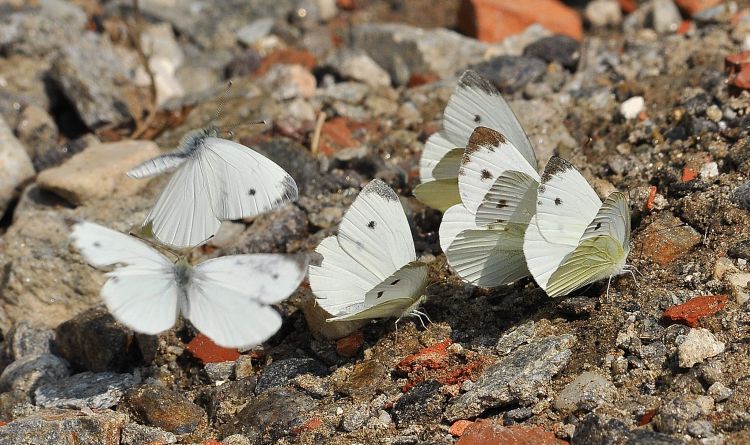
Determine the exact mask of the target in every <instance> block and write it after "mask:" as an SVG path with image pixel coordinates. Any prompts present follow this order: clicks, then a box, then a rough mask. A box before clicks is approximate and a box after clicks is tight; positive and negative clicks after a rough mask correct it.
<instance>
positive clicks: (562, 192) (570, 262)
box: [523, 157, 630, 297]
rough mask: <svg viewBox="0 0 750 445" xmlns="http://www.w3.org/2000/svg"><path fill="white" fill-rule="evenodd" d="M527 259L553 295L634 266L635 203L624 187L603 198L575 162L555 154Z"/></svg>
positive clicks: (526, 242)
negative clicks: (632, 214)
mask: <svg viewBox="0 0 750 445" xmlns="http://www.w3.org/2000/svg"><path fill="white" fill-rule="evenodd" d="M523 251H524V253H525V255H526V264H527V265H528V267H529V270H530V271H531V274H532V275H533V276H534V279H535V280H536V282H537V284H539V286H540V287H541V288H542V289H544V290H545V291H546V292H547V294H548V295H549V296H550V297H557V296H560V295H567V294H569V293H570V292H572V291H574V290H576V289H578V288H580V287H583V286H585V285H587V284H590V283H593V282H595V281H599V280H601V279H604V278H607V277H609V278H610V279H611V277H612V276H614V275H619V274H621V273H624V272H627V271H629V269H628V266H627V265H626V264H625V260H626V259H627V257H628V253H629V252H630V207H629V206H628V202H627V199H626V197H625V195H624V194H623V193H620V192H614V193H612V194H611V195H609V196H608V197H607V199H606V200H604V203H602V201H601V200H600V199H599V197H598V196H597V195H596V193H595V192H594V190H593V189H592V188H591V186H590V185H589V184H588V182H586V180H585V179H584V178H583V176H582V175H581V174H580V173H579V172H578V170H576V168H575V167H573V165H572V164H571V163H570V162H568V161H566V160H564V159H561V158H559V157H553V158H552V159H550V161H549V163H548V164H547V167H546V168H545V170H544V173H543V174H542V181H541V184H540V185H539V188H538V198H537V203H536V215H535V216H534V217H533V218H532V219H531V222H530V224H529V227H528V229H527V230H526V236H525V238H524V243H523Z"/></svg>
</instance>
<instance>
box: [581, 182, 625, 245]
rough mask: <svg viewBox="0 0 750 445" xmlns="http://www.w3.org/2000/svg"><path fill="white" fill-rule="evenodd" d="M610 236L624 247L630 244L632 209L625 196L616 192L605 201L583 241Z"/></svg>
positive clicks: (582, 238) (587, 229) (584, 234)
mask: <svg viewBox="0 0 750 445" xmlns="http://www.w3.org/2000/svg"><path fill="white" fill-rule="evenodd" d="M602 235H609V236H611V237H612V238H614V239H616V240H618V241H619V242H620V243H621V244H622V245H623V246H627V244H628V243H629V242H630V207H629V206H628V200H627V198H626V197H625V194H624V193H622V192H614V193H612V194H610V195H609V196H608V197H607V199H605V200H604V203H603V204H602V206H601V208H600V209H599V211H598V212H597V214H596V216H595V217H594V220H593V221H591V224H589V225H588V227H587V228H586V231H585V232H584V233H583V236H582V237H581V240H585V239H588V238H594V237H597V236H602Z"/></svg>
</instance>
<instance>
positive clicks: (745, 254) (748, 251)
mask: <svg viewBox="0 0 750 445" xmlns="http://www.w3.org/2000/svg"><path fill="white" fill-rule="evenodd" d="M727 256H728V257H729V258H735V259H736V258H742V259H745V260H750V239H743V240H740V241H737V242H736V243H734V244H733V245H732V246H731V247H730V248H729V250H727Z"/></svg>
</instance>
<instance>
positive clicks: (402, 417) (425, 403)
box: [393, 380, 445, 425]
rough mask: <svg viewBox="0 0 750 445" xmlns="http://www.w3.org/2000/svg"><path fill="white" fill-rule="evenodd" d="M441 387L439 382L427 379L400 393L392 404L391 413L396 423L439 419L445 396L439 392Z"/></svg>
mask: <svg viewBox="0 0 750 445" xmlns="http://www.w3.org/2000/svg"><path fill="white" fill-rule="evenodd" d="M441 387H442V385H441V384H440V383H439V382H437V381H435V380H428V381H425V382H422V383H420V384H418V385H416V386H415V387H413V388H412V389H410V390H409V391H408V392H407V393H406V394H404V395H402V396H401V398H400V399H398V400H397V401H396V403H395V404H394V405H393V414H394V416H395V418H396V421H397V422H398V424H399V425H402V424H406V423H409V422H415V423H424V422H426V421H434V420H439V419H440V417H441V416H442V413H443V403H444V401H445V396H444V395H443V394H441V393H440V388H441Z"/></svg>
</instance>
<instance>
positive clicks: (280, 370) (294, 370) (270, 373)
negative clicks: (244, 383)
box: [255, 358, 328, 394]
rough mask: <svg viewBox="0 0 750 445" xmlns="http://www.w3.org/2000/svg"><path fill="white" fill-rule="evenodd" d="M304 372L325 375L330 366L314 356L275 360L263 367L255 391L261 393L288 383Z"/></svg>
mask: <svg viewBox="0 0 750 445" xmlns="http://www.w3.org/2000/svg"><path fill="white" fill-rule="evenodd" d="M302 374H312V375H317V376H324V375H326V374H328V368H326V367H325V365H323V364H322V363H320V362H319V361H317V360H315V359H312V358H287V359H283V360H278V361H275V362H273V363H271V364H270V365H268V366H266V367H265V368H264V369H263V374H261V375H260V378H258V385H257V386H256V387H255V393H256V394H260V393H262V392H263V391H266V390H268V389H270V388H275V387H277V386H283V385H286V384H287V382H288V381H289V380H291V379H293V378H294V377H296V376H298V375H302Z"/></svg>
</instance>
